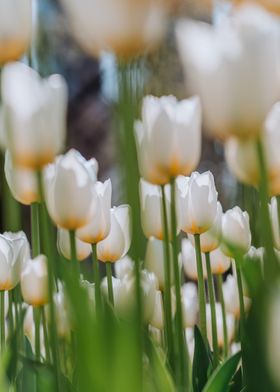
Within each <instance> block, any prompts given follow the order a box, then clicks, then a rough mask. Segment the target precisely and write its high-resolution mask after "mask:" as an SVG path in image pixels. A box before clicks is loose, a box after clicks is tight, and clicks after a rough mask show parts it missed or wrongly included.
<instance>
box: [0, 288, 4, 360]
mask: <svg viewBox="0 0 280 392" xmlns="http://www.w3.org/2000/svg"><path fill="white" fill-rule="evenodd" d="M0 306H1V309H0V316H1V352H2V353H3V352H4V347H5V291H0Z"/></svg>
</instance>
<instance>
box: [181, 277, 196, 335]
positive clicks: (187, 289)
mask: <svg viewBox="0 0 280 392" xmlns="http://www.w3.org/2000/svg"><path fill="white" fill-rule="evenodd" d="M181 291H182V312H183V324H184V328H192V327H194V326H195V325H196V324H197V320H198V295H197V287H196V285H195V284H194V283H185V284H184V285H183V287H182V290H181Z"/></svg>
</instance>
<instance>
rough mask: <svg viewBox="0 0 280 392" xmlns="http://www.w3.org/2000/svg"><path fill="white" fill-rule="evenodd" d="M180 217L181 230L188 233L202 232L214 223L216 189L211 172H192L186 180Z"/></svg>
mask: <svg viewBox="0 0 280 392" xmlns="http://www.w3.org/2000/svg"><path fill="white" fill-rule="evenodd" d="M181 203H184V210H183V212H184V215H183V216H182V217H181V225H182V230H183V231H184V232H186V233H189V234H202V233H205V232H206V231H208V230H209V229H210V227H211V226H212V225H213V224H214V222H215V219H216V215H217V209H218V207H217V206H218V204H217V191H216V187H215V182H214V177H213V174H212V173H211V172H210V171H208V172H205V173H202V174H199V173H197V172H194V173H192V175H191V177H190V179H189V181H188V190H187V192H186V196H185V199H184V200H182V202H181Z"/></svg>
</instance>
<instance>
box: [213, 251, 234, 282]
mask: <svg viewBox="0 0 280 392" xmlns="http://www.w3.org/2000/svg"><path fill="white" fill-rule="evenodd" d="M230 266H231V259H230V258H229V257H227V256H226V255H225V254H224V253H223V252H222V251H221V249H220V248H217V249H215V250H214V251H213V252H211V271H212V274H214V275H222V274H224V273H225V272H226V271H228V270H229V269H230Z"/></svg>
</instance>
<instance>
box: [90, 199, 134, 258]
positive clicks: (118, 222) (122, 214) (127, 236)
mask: <svg viewBox="0 0 280 392" xmlns="http://www.w3.org/2000/svg"><path fill="white" fill-rule="evenodd" d="M130 214H131V213H130V207H129V206H128V205H121V206H119V207H113V208H111V228H110V232H109V235H108V236H107V237H106V238H105V239H104V240H103V241H100V242H98V244H97V257H98V260H100V261H103V262H111V263H114V262H116V261H117V260H120V259H121V258H123V257H124V256H125V255H126V253H127V252H128V250H129V248H130V244H131V222H130Z"/></svg>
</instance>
